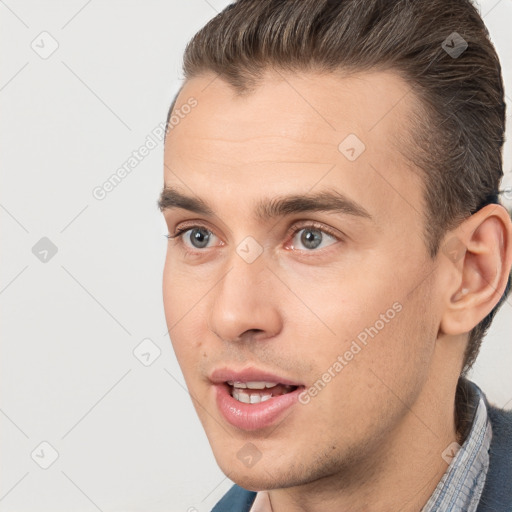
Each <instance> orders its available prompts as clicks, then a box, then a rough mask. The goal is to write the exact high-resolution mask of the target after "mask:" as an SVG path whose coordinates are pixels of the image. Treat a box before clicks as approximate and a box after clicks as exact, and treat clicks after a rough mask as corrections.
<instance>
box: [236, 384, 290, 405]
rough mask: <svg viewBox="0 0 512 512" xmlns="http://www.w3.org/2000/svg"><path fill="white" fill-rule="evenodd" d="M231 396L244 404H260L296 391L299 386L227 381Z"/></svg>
mask: <svg viewBox="0 0 512 512" xmlns="http://www.w3.org/2000/svg"><path fill="white" fill-rule="evenodd" d="M226 384H227V385H228V390H229V394H230V395H231V396H232V397H233V398H234V399H235V400H237V401H238V402H241V403H243V404H259V403H261V402H266V401H267V400H270V399H271V398H274V397H277V396H282V395H286V394H288V393H291V392H293V391H295V390H296V389H297V388H298V386H293V385H288V384H280V383H278V382H269V381H250V382H241V381H232V380H231V381H227V382H226Z"/></svg>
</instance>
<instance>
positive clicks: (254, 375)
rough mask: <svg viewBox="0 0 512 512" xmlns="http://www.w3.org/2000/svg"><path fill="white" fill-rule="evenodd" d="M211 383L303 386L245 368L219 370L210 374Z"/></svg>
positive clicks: (270, 374) (283, 378) (255, 369)
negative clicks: (271, 383)
mask: <svg viewBox="0 0 512 512" xmlns="http://www.w3.org/2000/svg"><path fill="white" fill-rule="evenodd" d="M210 381H211V382H213V383H214V384H223V383H225V382H228V381H233V382H262V381H264V382H275V383H276V384H285V385H287V386H301V385H302V384H301V383H299V382H296V381H293V380H290V379H287V378H285V377H282V376H279V375H276V374H275V373H271V372H268V371H265V370H259V369H258V368H252V367H251V368H244V369H242V370H235V369H232V368H226V367H223V368H217V369H216V370H214V371H213V372H212V373H211V374H210Z"/></svg>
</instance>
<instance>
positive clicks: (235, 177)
mask: <svg viewBox="0 0 512 512" xmlns="http://www.w3.org/2000/svg"><path fill="white" fill-rule="evenodd" d="M212 80H213V81H212ZM408 92H409V89H408V87H407V85H406V84H405V83H404V82H403V81H402V80H401V79H400V78H398V77H397V76H395V75H394V74H392V73H390V72H371V73H369V72H366V73H359V74H357V75H351V76H343V75H338V76H335V75H320V74H317V73H313V72H312V73H310V74H307V75H306V74H301V75H297V74H283V73H267V74H266V75H265V77H264V80H263V81H262V83H261V84H260V85H259V86H258V87H257V88H256V89H255V90H254V91H252V92H251V93H249V94H247V95H244V96H237V95H236V94H235V92H234V91H233V89H232V88H231V87H230V86H229V85H228V84H227V83H225V82H224V81H223V80H222V79H220V78H216V79H214V76H213V75H205V76H201V77H196V78H193V79H191V80H190V81H188V82H187V83H186V84H185V86H184V88H183V89H182V91H181V93H180V95H179V98H178V101H177V103H176V108H179V106H180V105H182V104H184V103H185V102H186V101H187V99H188V98H190V97H194V98H196V99H197V106H196V107H195V108H194V109H193V110H192V111H191V112H190V114H189V115H187V116H186V117H184V119H182V120H181V121H180V123H179V124H178V125H177V126H175V127H174V128H173V129H172V130H171V131H170V132H169V134H168V136H167V140H166V147H165V166H166V167H165V176H164V181H165V186H166V187H168V188H172V189H174V190H177V191H178V192H180V193H181V194H184V195H187V196H191V197H194V198H196V199H198V198H200V199H201V200H202V201H203V202H204V203H206V204H207V205H208V206H209V208H210V209H211V210H212V212H213V215H209V214H198V213H195V212H192V211H188V210H187V209H185V208H171V207H169V208H167V209H165V210H164V215H165V219H166V222H167V225H168V229H169V233H170V234H171V235H173V234H174V233H175V232H176V231H177V230H178V229H181V228H193V227H195V226H199V227H204V228H206V229H207V230H209V231H210V232H211V234H210V239H209V241H208V242H207V243H208V245H207V246H206V247H205V248H197V247H194V246H193V245H192V241H191V238H190V234H191V231H188V232H186V233H185V234H184V235H183V236H182V237H181V238H176V239H172V240H169V245H168V252H167V259H166V263H165V269H164V276H163V296H164V306H165V314H166V319H167V324H168V328H169V333H170V337H171V341H172V344H173V347H174V350H175V353H176V356H177V358H178V361H179V363H180V366H181V369H182V371H183V375H184V377H185V380H186V384H187V386H188V389H189V391H190V394H191V396H192V398H193V401H194V405H195V407H196V411H197V414H198V415H199V418H200V420H201V422H202V424H203V426H204V429H205V431H206V434H207V436H208V439H209V441H210V444H211V446H212V450H213V453H214V455H215V458H216V460H217V462H218V464H219V466H220V467H221V469H222V470H223V471H224V472H225V473H226V474H227V475H228V476H229V477H230V478H231V479H232V480H234V481H235V482H236V483H238V484H239V485H241V486H242V487H244V488H246V489H251V490H263V489H265V490H269V491H270V498H271V501H272V507H273V510H274V512H280V511H285V510H286V511H287V512H290V511H292V512H293V511H296V510H297V511H298V510H308V511H314V510H322V511H324V512H325V511H330V510H333V511H334V510H336V511H340V510H350V511H353V512H357V511H367V510H371V511H372V512H378V511H389V510H403V511H407V510H411V511H413V510H415V511H417V510H419V509H420V508H421V507H422V506H423V505H424V504H425V502H426V501H427V500H428V497H429V496H430V494H431V493H432V492H433V490H434V488H435V487H436V485H437V483H438V481H439V479H440V478H441V476H442V474H443V473H444V472H445V471H446V468H447V464H446V462H445V461H444V460H443V458H442V457H441V453H442V452H443V450H444V449H445V448H446V447H447V446H448V445H449V444H450V443H451V442H453V441H455V440H456V439H457V437H456V431H455V425H454V421H453V400H454V393H455V386H456V383H457V378H458V375H459V373H460V370H461V365H462V355H463V351H464V347H465V343H466V339H467V336H466V333H467V332H468V331H469V330H470V329H471V327H472V326H474V325H476V324H477V323H478V321H479V320H480V319H481V318H483V317H484V316H485V314H486V313H487V312H488V311H490V310H491V309H492V307H493V305H494V304H495V303H496V302H497V300H498V299H499V296H500V295H501V293H500V290H501V291H503V288H504V280H503V275H504V274H505V273H506V269H507V268H508V269H510V265H511V259H510V252H511V251H510V224H509V221H508V217H507V216H506V212H505V213H504V210H503V209H502V208H501V207H495V208H494V209H492V208H489V207H487V209H484V210H486V211H485V212H483V213H481V212H480V213H479V216H477V217H475V218H473V217H472V218H470V219H469V220H468V221H467V222H466V223H465V224H464V225H463V226H462V227H461V228H459V230H458V231H454V232H452V233H449V234H448V235H447V237H450V236H451V237H453V236H457V237H458V239H459V240H461V243H462V244H463V245H464V246H465V247H466V250H467V254H470V252H471V251H473V249H472V248H473V247H474V251H473V252H474V254H473V252H471V256H472V257H471V258H469V257H468V258H462V261H461V260H458V261H457V262H456V263H455V264H454V263H453V262H452V261H451V260H450V258H449V257H447V256H446V254H445V253H443V251H440V254H439V255H438V257H437V258H435V259H432V258H431V257H430V256H429V253H428V249H427V247H426V245H425V241H424V237H423V232H424V212H425V206H424V202H423V192H422V186H423V185H422V179H421V175H420V173H419V172H418V171H417V170H416V171H415V170H413V169H411V167H410V165H409V164H408V162H407V161H406V160H405V158H404V157H403V156H402V154H401V153H400V151H399V149H400V148H399V144H400V143H399V142H398V141H399V140H400V139H403V138H404V137H405V135H406V134H407V133H408V132H409V130H411V127H410V125H409V124H408V122H407V113H408V112H410V111H411V109H413V108H414V101H415V99H414V96H413V94H407V93H408ZM349 134H356V135H357V137H358V138H359V139H360V140H361V141H363V143H364V145H365V147H366V149H365V151H364V152H362V153H361V154H360V156H359V157H358V158H357V159H355V160H354V161H350V160H349V159H347V158H346V156H345V155H344V154H343V153H342V152H340V150H339V149H338V145H339V144H340V143H341V142H342V141H343V140H344V139H345V138H346V137H347V135H349ZM321 192H331V193H332V192H337V193H339V194H343V196H345V197H346V198H348V199H349V200H350V201H352V202H353V203H355V204H356V205H358V207H359V209H364V210H365V211H366V212H367V214H368V215H357V214H354V212H348V211H347V212H340V211H336V212H332V211H306V212H295V213H290V214H285V215H279V216H277V217H272V218H260V217H258V216H256V214H255V211H256V206H257V205H258V204H259V203H260V202H262V201H268V200H272V199H275V198H282V197H285V196H292V195H293V196H296V195H312V194H317V193H321ZM501 210H503V211H501ZM507 222H508V223H507ZM312 223H314V227H310V228H309V229H312V230H313V231H312V232H309V231H308V229H307V227H308V226H311V224H312ZM294 230H298V232H297V234H293V231H294ZM300 230H302V231H300ZM318 230H320V231H318ZM304 234H309V235H310V236H312V235H315V236H317V237H322V242H321V244H320V245H319V246H318V248H314V247H313V248H311V246H305V245H304V242H305V241H306V242H307V238H305V237H303V236H302V235H304ZM248 236H250V237H252V238H253V239H254V240H255V241H257V243H258V244H259V245H260V246H261V248H262V253H261V254H260V255H259V256H258V257H257V258H256V259H255V260H254V261H253V262H252V263H248V262H247V261H245V260H244V259H243V258H242V257H241V256H240V254H239V253H237V246H239V244H240V243H241V242H242V241H243V240H244V239H246V237H248ZM301 237H302V238H301ZM500 237H501V241H502V243H501V246H500V247H501V249H500V250H499V251H496V250H494V252H493V251H492V250H490V249H489V247H491V248H492V246H493V244H495V247H496V246H498V245H499V240H500ZM447 239H448V238H447ZM308 247H309V248H308ZM479 251H480V252H479ZM482 254H483V256H482ZM466 260H471V261H467V264H466V263H465V262H466ZM498 267H499V269H498V271H493V270H492V269H493V268H498ZM464 287H465V288H466V289H467V290H468V291H467V292H464V293H463V294H462V295H461V294H460V290H461V289H462V288H464ZM491 288H492V290H491ZM458 293H459V295H457V294H458ZM484 295H485V297H484ZM396 303H398V304H399V305H400V312H398V313H397V314H396V315H395V316H394V318H393V319H391V320H389V321H388V322H386V323H385V326H384V327H383V328H382V329H380V330H379V332H378V334H377V335H376V336H375V337H374V338H368V342H367V345H366V346H364V345H361V344H359V345H361V347H362V348H361V350H360V351H359V352H358V353H357V354H356V355H355V356H354V357H353V359H352V360H350V361H349V362H348V363H347V364H346V365H345V366H344V367H343V369H342V370H341V371H339V372H338V373H337V374H336V376H335V377H333V378H332V379H331V381H330V382H329V383H328V384H327V385H326V386H325V387H324V388H323V389H322V390H321V391H319V392H318V394H317V395H316V396H314V397H312V398H311V399H310V401H309V403H307V404H305V405H303V404H301V403H296V404H294V405H293V406H292V407H291V408H290V409H288V410H287V411H286V412H285V413H284V415H283V416H282V418H280V419H279V421H277V422H276V423H275V424H273V425H271V426H270V427H266V428H262V429H257V430H250V431H249V430H243V429H240V428H236V427H234V426H232V425H231V424H230V423H228V422H227V421H226V420H225V419H224V417H223V416H222V414H221V413H220V411H219V409H218V407H217V404H216V400H215V389H214V386H213V385H212V383H211V381H210V379H209V377H210V376H211V373H212V371H213V370H215V369H218V368H222V367H228V368H232V369H236V370H243V369H245V368H257V369H260V370H264V371H268V372H271V373H273V374H276V375H279V376H282V377H283V378H287V379H289V380H291V381H294V382H299V383H302V384H303V385H304V387H305V389H308V388H310V387H311V386H313V384H314V383H315V382H316V381H318V379H320V378H321V377H322V375H323V374H324V373H325V372H327V371H328V369H329V368H332V367H333V364H334V363H335V362H336V361H337V360H338V359H337V358H338V356H340V355H342V356H343V354H345V352H346V351H347V350H349V349H350V347H351V343H352V342H353V340H355V339H357V336H358V334H359V333H361V332H362V331H364V330H365V328H369V327H371V326H375V325H376V321H377V320H379V319H380V318H381V316H380V315H381V314H385V313H386V311H387V310H389V309H390V308H392V307H393V304H396ZM379 325H380V324H379ZM247 443H252V444H253V445H254V446H256V448H257V450H258V452H259V453H260V454H261V459H260V460H259V461H258V462H257V463H256V464H254V465H253V466H252V467H247V466H246V465H245V464H244V463H243V461H241V460H240V459H239V457H238V456H237V454H238V452H239V451H240V450H241V449H242V448H243V447H247V446H249V445H247ZM246 449H247V448H246Z"/></svg>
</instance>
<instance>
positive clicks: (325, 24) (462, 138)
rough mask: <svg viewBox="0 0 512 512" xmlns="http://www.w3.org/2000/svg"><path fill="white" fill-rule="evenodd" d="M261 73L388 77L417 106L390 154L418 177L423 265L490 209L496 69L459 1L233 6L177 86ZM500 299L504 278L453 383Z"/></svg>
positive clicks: (250, 81)
mask: <svg viewBox="0 0 512 512" xmlns="http://www.w3.org/2000/svg"><path fill="white" fill-rule="evenodd" d="M454 32H456V34H454ZM466 44H467V48H465V45H466ZM464 48H465V49H464ZM457 50H458V51H457ZM460 50H463V51H462V53H460ZM457 53H460V55H457ZM270 68H273V69H277V70H284V71H291V72H296V71H298V72H300V71H308V70H316V71H321V72H334V71H337V70H346V71H360V70H361V71H364V70H373V69H381V70H384V69H388V70H392V71H394V72H396V73H398V74H399V75H400V76H401V77H402V78H403V79H404V80H405V81H406V82H407V83H408V84H409V86H410V87H411V89H412V90H413V91H414V93H415V97H416V98H417V99H419V100H420V101H419V102H418V108H416V109H415V112H413V113H411V120H412V122H413V124H412V126H413V127H414V129H413V130H411V133H410V134H409V135H408V137H409V140H408V141H407V142H408V143H407V144H405V147H406V149H405V150H402V151H405V152H404V156H405V157H406V158H407V159H408V160H409V161H410V162H411V163H413V164H414V166H416V167H417V168H419V169H421V171H422V174H423V176H424V180H423V181H424V197H425V202H426V219H425V239H426V244H427V247H428V249H429V252H430V255H431V256H432V257H435V256H436V255H437V253H438V252H439V249H440V244H441V241H442V239H443V236H444V235H445V233H446V231H447V230H450V229H452V228H454V227H455V226H456V225H457V224H458V223H459V222H461V221H462V220H463V219H464V218H466V217H468V216H469V215H471V214H472V213H474V212H476V211H478V210H479V209H480V208H482V207H483V206H485V205H486V204H489V203H497V202H498V197H497V194H498V188H499V183H500V180H501V178H502V176H503V169H502V155H501V151H502V146H503V142H504V130H505V102H504V91H503V83H502V77H501V67H500V63H499V60H498V56H497V54H496V51H495V49H494V47H493V45H492V43H491V42H490V40H489V34H488V31H487V29H486V27H485V25H484V23H483V21H482V19H481V17H480V15H479V14H478V12H477V10H476V8H475V6H474V5H473V4H472V3H471V2H470V0H364V1H361V0H239V1H237V2H234V3H233V4H231V5H229V6H228V7H226V9H224V11H222V12H221V13H220V14H219V15H217V16H216V17H215V18H213V19H212V20H211V21H210V22H209V23H208V24H206V25H205V26H204V27H203V28H202V29H201V30H200V31H199V32H198V33H197V34H196V35H195V36H194V37H193V38H192V40H191V41H190V42H189V44H188V45H187V47H186V50H185V54H184V64H183V71H184V74H185V78H186V79H190V78H193V77H195V76H198V75H200V74H203V73H206V72H213V73H216V74H217V75H219V76H220V77H221V78H222V79H224V80H225V81H226V82H227V83H229V84H230V85H231V86H232V87H233V88H234V89H235V90H236V91H237V92H238V93H239V94H242V93H247V92H250V91H251V90H253V89H254V88H255V87H256V86H257V85H258V82H259V80H261V78H262V75H263V72H264V71H265V70H267V69H270ZM173 106H174V102H173V105H172V106H171V111H172V108H173ZM171 111H170V112H169V115H170V113H171ZM509 290H510V279H509V283H508V286H507V290H506V292H505V294H504V295H503V297H502V298H501V301H500V303H499V304H498V305H497V306H496V307H495V308H494V309H493V311H492V312H491V313H490V314H489V315H488V316H487V317H486V318H485V319H484V320H482V321H481V322H480V324H478V325H477V326H476V327H475V328H474V329H473V330H472V331H471V332H470V335H469V341H468V346H467V349H466V353H465V355H464V362H463V369H462V374H463V375H464V374H465V373H467V370H469V368H470V367H471V366H472V364H473V363H474V360H475V359H476V356H477V354H478V351H479V348H480V344H481V341H482V338H483V336H484V335H485V333H486V331H487V329H488V328H489V326H490V324H491V322H492V319H493V317H494V314H495V313H496V311H497V309H498V308H499V306H500V305H501V304H502V303H503V302H504V300H505V298H506V295H507V293H508V291H509Z"/></svg>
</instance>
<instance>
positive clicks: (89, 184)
mask: <svg viewBox="0 0 512 512" xmlns="http://www.w3.org/2000/svg"><path fill="white" fill-rule="evenodd" d="M227 3H228V2H226V1H215V0H187V1H180V2H178V1H172V2H171V1H163V0H161V1H154V0H153V1H145V2H142V1H139V2H135V1H127V0H122V1H121V0H117V1H111V0H109V1H105V0H103V1H99V0H88V1H85V0H66V1H63V0H62V1H45V2H40V1H35V0H30V1H28V0H27V1H24V2H17V1H16V0H2V1H1V2H0V20H1V30H0V45H1V47H2V49H3V60H2V64H1V66H2V73H1V77H0V101H1V105H2V111H1V112H2V115H1V118H0V119H1V136H0V145H1V155H2V170H3V173H2V182H1V187H0V192H1V196H0V206H1V208H0V215H1V222H2V235H3V252H2V264H1V273H0V290H1V291H0V300H1V307H2V311H3V321H2V348H1V385H2V395H1V401H0V409H1V414H0V425H1V430H2V435H1V443H2V446H1V448H2V461H1V470H2V473H1V480H0V511H2V512H14V511H16V512H43V511H47V512H68V511H70V510H72V511H73V512H89V511H91V512H93V511H95V510H100V511H104V512H107V511H109V512H120V511H125V512H134V511H145V512H163V511H170V512H178V511H183V512H186V511H188V512H193V511H199V512H203V511H209V510H210V509H211V507H212V506H213V504H214V503H215V502H217V500H218V499H219V498H220V497H221V496H222V495H223V493H224V492H225V491H226V490H227V489H228V488H229V487H230V485H231V482H230V481H229V480H228V479H227V478H226V477H225V476H224V475H223V474H222V472H221V471H220V469H219V468H218V467H217V465H216V463H215V460H214V458H213V455H212V453H211V450H210V446H209V444H208V441H207V438H206V436H205V434H204V432H203V429H202V427H201V425H200V423H199V420H198V419H197V417H196V414H195V411H194V409H193V406H192V403H191V401H190V398H189V396H188V394H187V391H186V390H185V387H184V383H183V377H182V374H181V372H180V369H179V366H178V364H177V362H176V359H175V357H174V354H173V352H172V349H171V344H170V340H169V336H168V335H166V332H167V328H166V324H165V318H164V312H163V305H162V294H161V274H162V268H163V264H164V257H165V250H166V245H167V240H166V238H165V237H164V235H165V234H166V226H165V223H164V221H163V217H162V216H161V214H160V212H159V211H158V209H157V207H156V200H157V198H158V195H159V192H160V189H161V186H162V182H163V174H162V173H163V171H162V160H163V150H162V143H161V142H160V141H158V133H160V132H159V131H158V130H159V127H161V123H162V122H164V121H165V117H166V113H167V109H168V107H169V104H170V101H171V99H172V97H173V94H174V93H175V92H176V91H177V90H178V88H179V85H180V83H181V79H182V77H181V56H182V53H183V50H184V47H185V44H186V43H187V41H188V40H189V39H190V38H191V37H192V35H193V34H194V33H195V32H196V31H197V30H198V29H199V28H200V27H202V26H203V25H204V24H205V23H206V22H207V21H208V20H209V19H210V18H212V17H213V16H214V15H215V14H216V13H217V12H218V11H220V10H221V9H222V8H223V7H225V6H226V5H227ZM480 10H481V13H482V15H483V16H484V21H485V23H486V24H487V26H488V27H489V30H490V33H491V37H492V40H493V42H494V44H495V45H496V47H497V50H498V53H499V54H500V58H501V62H502V65H503V73H504V79H505V84H506V91H507V92H508V97H507V101H508V105H509V107H508V108H509V112H508V114H509V115H508V128H509V130H508V133H509V134H510V124H511V123H510V121H511V110H512V93H511V91H512V69H511V62H512V54H511V49H512V35H511V31H510V24H511V22H512V3H511V2H510V1H508V0H501V1H500V0H483V1H482V2H481V4H480ZM456 29H457V27H456V26H454V30H455V31H456ZM148 137H149V139H148ZM509 137H510V135H509ZM151 141H153V142H151ZM156 141H158V143H156ZM143 146H145V147H147V148H148V150H147V151H144V150H142V151H141V152H140V153H141V154H142V153H144V157H143V158H141V159H140V161H137V163H136V164H135V163H134V161H133V160H132V161H130V160H129V159H130V157H131V156H132V153H133V152H134V151H137V150H139V149H140V148H141V147H143ZM504 156H505V169H506V170H507V171H508V173H507V176H506V180H505V186H510V185H512V177H511V173H510V170H511V168H512V166H511V145H510V142H509V143H508V145H507V146H506V148H505V155H504ZM128 162H130V163H128ZM125 164H127V165H128V166H129V167H128V168H130V171H131V172H130V173H126V175H125V176H123V179H122V180H121V181H120V182H119V183H118V184H117V186H115V187H111V188H110V189H109V187H108V185H107V186H103V184H104V183H105V182H106V181H107V180H108V179H109V177H110V176H111V175H112V174H113V173H115V172H116V170H117V169H119V168H120V167H122V166H123V165H125ZM125 168H126V167H125ZM121 174H122V173H121ZM511 313H512V300H511V299H509V301H508V302H507V303H506V304H505V305H504V306H503V308H502V310H501V312H500V313H499V314H498V316H497V318H496V320H495V322H494V325H493V327H492V330H491V332H490V334H489V335H488V336H487V338H486V340H485V342H484V345H483V349H482V352H481V354H480V357H479V359H478V362H477V364H476V367H475V369H474V371H473V372H472V378H473V379H474V380H475V381H476V382H477V383H478V384H479V385H480V386H481V387H482V388H483V389H484V390H485V391H486V393H487V395H488V397H489V398H490V399H491V401H494V402H495V403H497V404H499V405H500V406H505V405H506V404H507V403H508V407H510V406H511V404H512V401H511V400H512V377H511V374H510V368H511V367H512V344H511V343H510V337H511V336H510V333H511V332H512V314H511Z"/></svg>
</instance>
